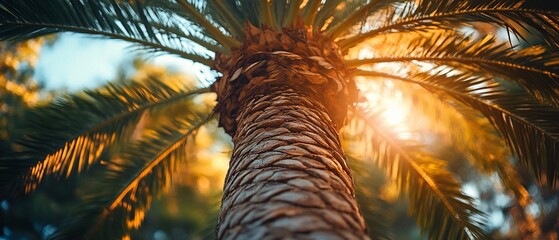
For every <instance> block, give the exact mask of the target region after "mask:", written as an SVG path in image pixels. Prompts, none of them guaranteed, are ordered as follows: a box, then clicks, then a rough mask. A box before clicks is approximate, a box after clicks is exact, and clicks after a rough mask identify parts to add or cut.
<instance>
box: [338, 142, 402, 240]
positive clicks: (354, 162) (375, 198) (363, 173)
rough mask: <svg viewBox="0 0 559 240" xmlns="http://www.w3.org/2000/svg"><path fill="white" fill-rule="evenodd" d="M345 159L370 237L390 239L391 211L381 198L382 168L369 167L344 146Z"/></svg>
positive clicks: (383, 179)
mask: <svg viewBox="0 0 559 240" xmlns="http://www.w3.org/2000/svg"><path fill="white" fill-rule="evenodd" d="M344 150H346V156H347V160H348V162H349V164H350V167H351V172H352V174H353V177H354V181H355V198H356V200H357V202H358V204H359V209H360V210H361V213H362V214H363V218H364V219H365V222H367V226H368V230H369V236H370V237H371V239H391V238H390V236H391V235H393V234H392V231H391V230H390V224H391V221H390V220H391V219H390V215H391V212H390V211H389V210H387V205H388V203H387V202H386V201H385V200H383V199H381V197H380V195H381V190H382V188H383V187H384V185H385V183H386V176H385V174H383V172H382V169H379V168H376V167H371V166H370V164H367V162H366V161H364V160H362V159H360V158H359V157H357V154H355V155H354V154H352V153H350V151H351V148H348V147H344Z"/></svg>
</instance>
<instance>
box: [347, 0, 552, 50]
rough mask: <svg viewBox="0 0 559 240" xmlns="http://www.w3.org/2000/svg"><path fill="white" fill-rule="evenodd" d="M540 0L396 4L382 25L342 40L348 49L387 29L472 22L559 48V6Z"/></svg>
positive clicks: (427, 0)
mask: <svg viewBox="0 0 559 240" xmlns="http://www.w3.org/2000/svg"><path fill="white" fill-rule="evenodd" d="M534 2H537V1H517V0H489V1H462V0H451V1H448V0H434V1H433V0H420V1H409V2H407V3H405V4H398V5H394V8H396V9H395V10H394V11H393V12H394V14H393V15H392V17H389V18H387V17H383V19H379V21H382V20H384V19H388V21H386V22H385V23H384V24H383V25H382V26H379V27H376V28H373V29H370V30H367V31H365V32H361V33H360V34H356V35H354V36H352V37H349V38H346V39H342V40H340V41H339V45H340V47H341V49H348V48H351V47H354V46H356V45H357V44H359V43H361V42H363V41H365V40H366V39H368V38H371V37H374V36H376V35H379V34H382V33H386V32H393V31H396V32H401V31H404V32H407V31H422V30H425V29H432V28H439V29H440V28H447V29H457V28H458V27H462V26H468V25H469V24H471V23H472V22H483V23H489V24H493V25H495V26H498V27H502V28H505V29H507V30H508V31H510V32H513V33H514V34H516V36H517V37H518V38H520V39H525V40H526V41H529V40H527V39H528V38H536V39H540V40H545V41H547V44H548V45H550V46H553V47H559V41H558V39H559V25H558V24H557V17H558V16H559V9H557V8H552V9H549V8H543V7H542V6H540V5H539V4H533V3H534Z"/></svg>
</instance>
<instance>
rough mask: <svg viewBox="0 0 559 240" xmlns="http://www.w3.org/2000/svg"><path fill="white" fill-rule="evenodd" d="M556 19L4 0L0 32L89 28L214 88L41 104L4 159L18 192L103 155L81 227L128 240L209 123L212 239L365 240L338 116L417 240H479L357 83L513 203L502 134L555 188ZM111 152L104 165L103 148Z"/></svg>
mask: <svg viewBox="0 0 559 240" xmlns="http://www.w3.org/2000/svg"><path fill="white" fill-rule="evenodd" d="M558 17H559V10H558V9H556V6H545V5H544V4H542V3H541V1H535V0H533V1H532V0H526V1H520V0H483V1H481V0H479V1H476V0H451V1H448V0H429V1H427V0H410V1H405V0H401V1H398V0H393V1H388V0H371V1H357V0H354V1H338V0H326V1H316V0H309V1H302V0H261V1H233V0H230V1H219V0H210V1H188V0H159V1H150V0H143V1H120V0H97V1H93V0H52V1H42V0H22V1H10V0H2V1H0V26H1V28H0V38H1V39H4V40H22V39H28V38H33V37H37V36H42V35H45V34H51V33H57V32H62V31H70V32H78V33H86V34H95V35H100V36H104V37H108V38H114V39H121V40H125V41H128V42H132V43H134V44H136V46H138V47H140V48H141V49H143V50H147V51H149V52H162V53H168V54H174V55H178V56H180V57H183V58H186V59H190V60H192V61H195V62H198V63H200V64H204V65H207V66H209V67H211V68H213V69H214V70H215V72H216V77H215V81H214V82H213V83H212V84H211V86H209V87H200V88H194V89H193V88H188V87H185V86H176V85H169V84H167V83H165V82H162V81H157V80H153V81H151V82H147V83H143V84H138V83H136V84H132V85H118V84H117V85H110V86H108V87H106V88H103V89H100V90H97V91H88V92H85V93H82V94H78V95H74V96H68V97H66V98H65V99H62V100H60V101H58V102H57V104H56V105H55V106H50V107H46V108H43V109H38V110H37V111H36V112H35V114H36V115H34V116H33V117H32V118H31V119H40V121H35V122H33V125H32V126H31V127H32V128H31V127H30V129H40V130H34V131H35V132H31V133H29V134H28V135H26V138H25V139H24V141H23V143H24V144H25V146H27V147H28V148H27V151H26V152H23V153H20V154H18V155H17V160H18V161H23V162H24V163H25V164H20V165H17V166H20V167H21V166H30V168H29V169H25V168H23V167H21V169H19V171H20V172H21V173H22V177H21V178H20V179H19V180H18V181H17V182H18V183H20V184H19V186H20V187H21V188H23V189H25V191H26V192H29V191H32V190H33V189H34V188H35V187H36V186H37V184H38V183H40V181H41V180H42V179H43V178H44V176H46V175H56V176H66V177H68V176H72V175H73V174H75V173H79V172H82V171H84V170H87V169H88V168H90V167H91V166H92V165H94V164H104V165H107V169H108V171H109V173H108V175H107V176H108V177H107V180H111V181H112V182H111V183H112V184H110V185H108V187H107V190H106V191H103V192H104V193H110V194H105V195H103V196H97V197H96V198H95V199H93V200H91V201H92V202H95V203H96V204H99V208H97V209H95V210H93V211H89V212H87V214H86V215H84V219H90V220H92V222H93V224H91V225H89V226H90V228H89V230H88V231H87V233H86V234H85V238H89V239H111V238H114V237H115V236H122V234H124V236H125V237H124V238H126V235H125V234H126V233H127V232H128V231H130V230H131V229H134V228H137V227H138V226H139V224H140V223H141V219H142V216H143V214H144V212H145V211H146V210H147V208H148V207H149V204H150V202H151V199H152V196H156V195H158V194H160V192H162V191H163V190H164V189H165V186H166V185H167V184H168V182H169V179H170V176H171V173H172V170H173V169H174V166H175V165H176V164H177V162H178V161H180V160H187V158H188V152H187V151H186V149H187V148H186V146H188V145H189V144H190V142H191V141H189V139H190V137H191V136H192V135H194V134H195V133H196V131H197V129H199V128H200V127H201V126H203V125H204V124H206V123H208V122H209V121H210V120H211V119H212V118H214V117H219V125H220V126H221V127H222V128H223V129H224V130H225V132H227V133H228V134H229V135H231V137H232V139H233V143H234V149H233V153H232V158H231V161H230V166H229V170H228V173H227V177H226V181H225V187H224V192H223V200H222V207H221V215H220V218H219V224H218V227H217V237H218V238H220V239H244V238H254V239H260V238H277V237H291V238H333V239H340V238H347V239H362V238H366V233H367V230H366V226H365V222H364V220H363V217H362V216H361V214H360V212H359V210H358V206H357V203H356V201H355V198H354V186H353V180H352V175H351V173H350V170H349V167H348V163H347V161H346V157H345V154H344V152H343V150H342V147H341V143H340V141H339V133H340V131H341V130H342V128H343V127H344V126H346V125H347V126H346V127H345V128H344V129H345V131H346V132H348V134H350V135H352V137H351V139H352V140H354V141H358V142H359V141H360V142H364V143H365V144H366V148H365V149H366V150H365V151H364V153H366V157H367V158H370V159H371V160H372V161H373V162H374V163H376V164H378V165H379V166H381V167H383V168H384V169H386V172H387V174H388V175H389V176H390V178H391V179H392V180H394V181H395V182H396V183H397V186H398V189H399V191H400V192H401V193H402V194H404V193H405V194H408V195H409V199H410V201H411V204H410V212H411V213H412V214H413V215H414V216H415V217H416V218H417V221H418V223H419V225H420V226H421V227H422V229H423V230H424V231H425V232H426V233H427V234H428V235H429V237H430V238H432V239H468V238H473V239H480V238H486V237H487V236H486V234H485V232H484V226H485V223H484V220H483V217H482V213H481V212H480V211H478V210H477V209H476V207H475V204H473V199H471V198H470V197H468V196H467V195H465V194H464V193H462V191H461V185H460V181H459V180H458V179H457V178H456V177H455V175H453V174H452V173H451V172H450V171H448V170H447V169H446V168H445V163H446V162H445V161H444V160H443V159H438V158H437V156H436V155H435V154H432V153H430V152H429V151H428V149H425V148H422V147H421V146H419V145H420V144H421V143H422V141H420V140H419V139H416V138H413V137H410V136H407V137H406V136H401V135H400V136H397V135H394V134H393V131H392V129H390V128H388V127H386V126H383V125H382V124H381V120H380V119H381V118H380V117H379V114H378V109H375V108H374V107H375V105H372V104H371V103H367V100H365V99H364V97H363V96H361V97H360V95H359V91H358V88H363V86H366V85H367V84H374V83H378V82H383V81H390V82H391V84H392V87H394V86H396V87H397V88H398V89H400V94H402V95H404V96H406V97H409V98H410V99H413V103H414V104H415V105H414V107H412V114H417V116H431V118H434V119H435V120H438V122H437V124H441V125H440V126H438V127H437V129H439V130H440V132H442V133H444V134H443V136H444V137H445V138H448V139H449V140H452V141H454V142H456V143H457V144H459V145H460V146H461V150H462V151H464V153H465V154H466V155H467V156H469V159H470V160H472V162H473V163H474V164H475V165H477V166H480V168H481V169H482V170H484V171H487V172H497V173H498V174H499V175H500V176H501V178H502V179H503V182H504V183H505V185H506V186H507V187H509V189H510V190H511V191H513V192H514V193H515V194H516V197H517V198H518V199H521V200H523V201H524V200H525V199H526V191H525V189H523V188H522V186H520V185H519V184H518V182H517V181H516V179H515V171H514V167H512V166H513V165H512V163H511V162H510V161H509V160H508V159H506V158H505V155H506V153H504V154H499V152H503V151H501V150H500V149H501V148H499V147H501V144H500V142H499V141H500V140H499V139H502V140H504V142H505V143H506V145H508V147H509V148H510V150H511V151H512V152H513V153H514V155H515V158H516V159H518V161H519V162H520V165H521V166H522V167H524V168H527V169H529V170H530V171H531V172H532V173H533V174H534V175H535V176H536V177H537V178H538V179H540V182H541V184H544V185H547V186H549V187H554V186H555V184H556V183H557V178H558V173H559V171H558V170H559V165H558V163H557V161H556V160H557V159H559V146H558V142H559V128H558V127H557V126H559V124H557V119H559V112H558V111H557V107H558V106H559V94H558V93H559V92H558V89H559V67H558V66H559V57H558V56H559V55H558V54H557V53H556V52H555V51H554V50H555V49H556V48H557V47H558V46H559V25H558V23H559V18H558ZM482 24H485V25H488V26H496V27H499V28H501V29H504V30H506V33H508V34H509V39H510V40H511V42H512V41H513V40H516V41H521V42H526V43H528V44H530V43H532V42H536V41H533V39H536V40H537V41H539V42H540V43H541V44H540V45H537V46H536V45H533V46H530V47H528V48H524V49H521V48H516V47H513V46H511V45H509V44H508V43H507V42H502V41H500V40H499V39H498V38H497V37H495V36H486V35H481V36H476V33H479V31H475V28H476V26H478V25H482ZM472 29H473V30H472ZM360 49H361V50H360ZM362 49H365V50H362ZM387 63H393V64H392V65H391V67H386V66H387ZM210 94H216V99H217V104H216V106H215V107H214V108H213V111H212V110H211V108H204V107H202V108H201V109H183V111H182V112H181V114H180V115H179V114H177V116H172V120H171V121H167V122H166V123H161V124H159V125H157V124H156V125H155V126H153V134H152V135H151V136H149V137H145V138H142V139H139V140H137V141H134V139H131V138H130V137H129V135H130V134H131V133H132V132H133V131H134V129H135V126H136V125H137V124H138V123H139V122H141V121H140V120H141V118H142V116H146V115H149V114H156V113H157V112H158V111H157V110H158V109H160V108H162V107H164V106H169V105H173V104H177V103H180V102H182V101H186V100H190V99H193V98H195V97H196V96H200V95H210ZM434 106H436V107H437V108H435V107H434ZM480 116H482V117H483V118H480ZM483 119H485V120H483ZM53 123H54V124H53ZM441 129H442V130H441ZM482 130H483V131H482ZM495 130H496V132H494V131H495ZM495 134H498V136H500V138H499V139H498V141H497V142H492V141H490V139H495V136H496V135H495ZM122 146H128V147H126V149H125V150H123V151H124V152H123V153H122V154H120V155H119V157H118V158H115V160H107V159H103V160H101V159H100V157H101V156H103V154H104V153H107V152H110V151H114V150H115V149H116V148H118V149H121V148H122ZM505 152H506V151H505ZM10 161H14V160H5V161H4V162H3V163H2V164H3V165H4V166H5V165H8V166H12V165H9V164H8V163H9V162H10ZM1 169H2V171H3V172H2V174H5V172H7V171H8V170H5V169H9V171H12V172H13V171H15V170H17V169H15V167H13V166H12V167H10V168H8V167H4V168H1ZM118 181H120V182H123V183H121V184H116V182H118ZM91 206H94V205H90V207H91ZM117 230H118V231H117ZM79 234H83V232H79Z"/></svg>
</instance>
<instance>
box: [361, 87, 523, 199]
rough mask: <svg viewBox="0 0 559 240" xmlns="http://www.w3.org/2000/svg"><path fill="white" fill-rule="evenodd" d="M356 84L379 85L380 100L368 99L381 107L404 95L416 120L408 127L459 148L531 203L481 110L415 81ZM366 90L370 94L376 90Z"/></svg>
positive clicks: (478, 167)
mask: <svg viewBox="0 0 559 240" xmlns="http://www.w3.org/2000/svg"><path fill="white" fill-rule="evenodd" d="M357 86H358V87H359V88H360V89H366V88H367V87H369V88H370V86H379V89H376V90H375V91H374V93H375V94H376V96H380V97H379V100H378V101H379V102H372V101H371V99H369V102H370V104H372V105H375V106H382V105H383V103H385V102H386V101H391V100H390V99H391V98H393V96H399V95H400V96H402V99H403V100H402V102H401V103H396V104H398V105H400V108H404V107H406V106H409V107H406V109H407V110H408V111H409V113H408V114H407V115H408V116H413V120H412V119H409V120H407V121H405V123H404V124H405V125H406V126H407V127H408V128H411V129H413V131H417V132H421V133H422V135H425V136H426V137H424V138H425V139H426V140H425V141H428V142H431V141H432V140H431V139H436V140H437V143H436V144H435V145H441V144H442V145H444V146H447V147H451V148H453V149H456V150H458V151H459V152H460V153H461V154H462V155H463V158H465V159H467V160H468V161H469V162H470V163H471V164H472V165H474V166H475V167H476V168H477V169H478V170H479V171H481V172H482V173H485V174H494V173H497V174H498V175H499V177H500V179H501V181H502V183H503V185H504V186H505V188H506V189H507V191H509V192H511V193H513V194H514V196H515V197H516V198H517V199H518V200H519V201H520V202H524V203H528V202H529V198H530V196H529V194H528V192H527V190H526V189H525V188H524V187H523V186H522V184H521V182H520V178H519V174H518V172H517V171H516V169H515V166H514V165H513V163H512V162H511V158H512V156H511V152H510V151H509V150H508V149H507V147H506V143H505V141H504V140H503V139H502V138H501V137H500V136H499V134H498V132H497V130H496V129H495V128H494V127H493V125H491V123H490V122H489V120H488V119H487V118H485V117H484V116H483V115H482V114H480V113H479V112H478V111H476V110H475V109H472V108H471V107H469V106H466V105H464V104H462V103H460V102H457V101H453V99H451V98H445V97H444V96H441V95H436V94H431V92H429V91H428V90H427V89H425V88H423V87H421V86H418V85H417V84H414V83H409V82H402V81H394V80H390V79H387V78H383V77H366V78H357ZM367 90H368V91H366V92H367V94H370V93H371V92H373V91H372V90H370V89H367ZM387 95H388V96H387ZM385 104H386V103H385ZM408 118H411V117H408ZM408 118H406V119H408Z"/></svg>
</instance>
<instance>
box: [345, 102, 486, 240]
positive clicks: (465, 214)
mask: <svg viewBox="0 0 559 240" xmlns="http://www.w3.org/2000/svg"><path fill="white" fill-rule="evenodd" d="M353 115H354V118H353V119H354V120H353V121H352V122H351V123H350V125H349V127H350V128H351V132H354V133H356V134H358V135H357V136H355V137H356V138H357V140H359V141H362V142H364V143H366V144H364V145H362V146H363V147H364V148H365V149H366V150H365V151H366V153H365V155H367V156H369V157H370V158H371V159H372V160H373V161H374V162H375V163H376V164H377V165H379V166H380V167H381V168H382V169H385V170H386V173H387V174H388V176H391V178H392V179H394V180H395V181H396V182H397V183H398V186H399V188H400V189H399V190H400V193H401V194H404V193H406V192H407V193H408V194H409V197H410V212H411V213H412V214H413V215H414V216H415V218H416V219H417V223H418V224H419V225H420V226H421V228H422V231H424V232H425V233H427V234H428V235H429V237H430V238H431V239H471V238H474V239H480V238H485V237H487V236H486V235H485V233H484V231H483V228H484V223H483V213H482V212H480V211H479V210H477V208H476V206H475V204H474V203H473V199H472V198H470V197H469V196H467V195H465V194H464V193H462V192H461V184H460V182H459V181H458V180H457V179H456V178H455V177H454V176H453V175H452V173H450V172H449V171H448V170H447V169H445V164H446V161H444V160H440V159H437V158H436V157H434V156H432V155H431V154H429V153H427V152H425V151H423V150H421V146H419V145H417V142H416V141H414V140H404V139H401V138H398V137H396V134H395V133H394V132H391V131H390V130H389V129H390V128H388V127H387V126H385V125H384V124H383V123H382V120H380V117H379V114H378V113H374V112H370V111H369V110H367V109H358V110H356V111H354V112H353Z"/></svg>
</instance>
